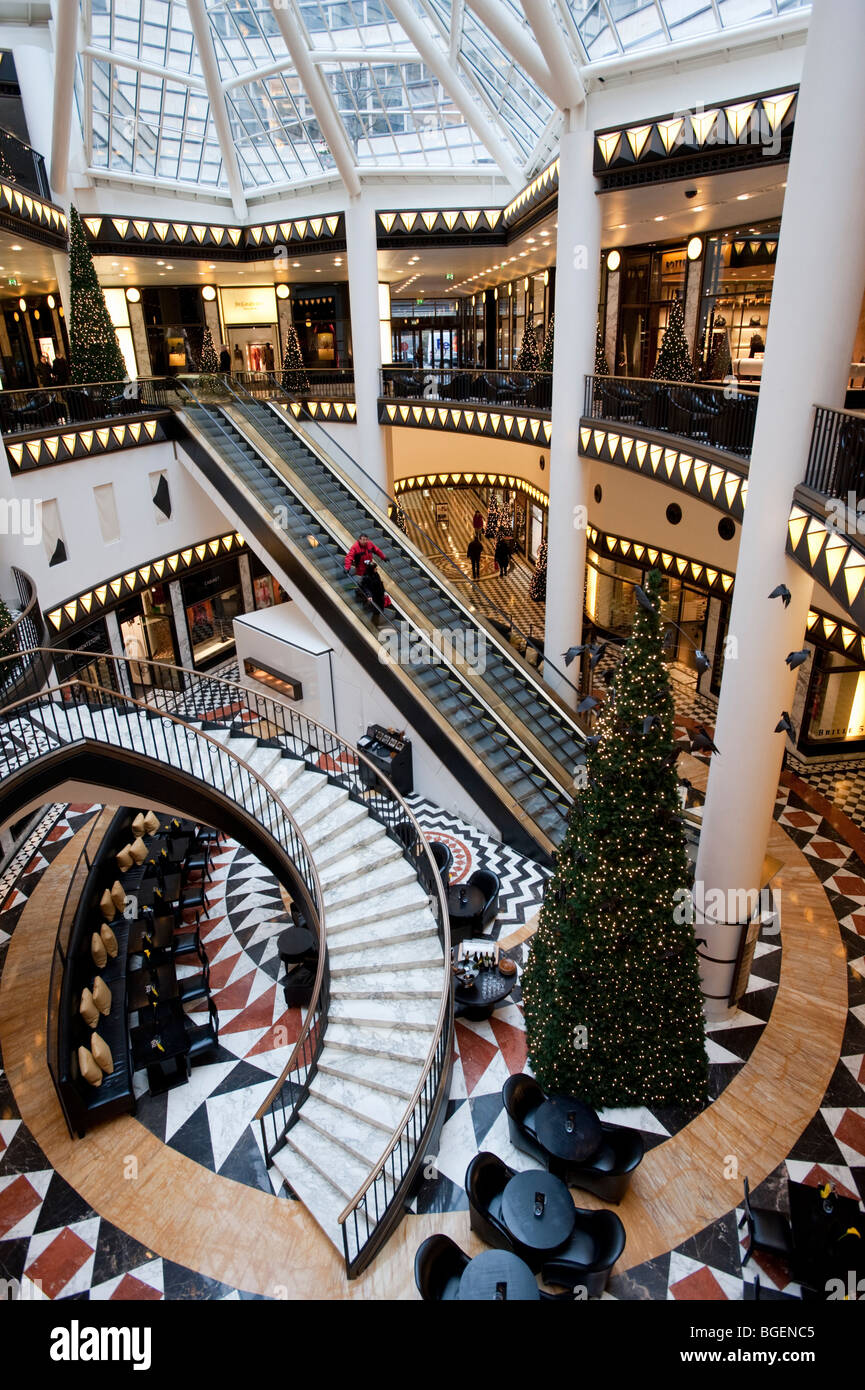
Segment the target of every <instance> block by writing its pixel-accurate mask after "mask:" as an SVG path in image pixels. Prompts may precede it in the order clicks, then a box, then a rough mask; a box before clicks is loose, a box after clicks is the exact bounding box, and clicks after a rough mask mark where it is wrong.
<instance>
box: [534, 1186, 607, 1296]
mask: <svg viewBox="0 0 865 1390" xmlns="http://www.w3.org/2000/svg"><path fill="white" fill-rule="evenodd" d="M624 1248H625V1228H624V1226H623V1225H622V1223H621V1221H620V1220H619V1218H618V1216H616V1213H615V1212H614V1211H583V1210H582V1209H581V1208H579V1207H578V1208H577V1224H576V1226H575V1227H574V1230H573V1234H572V1235H571V1238H570V1240H569V1241H568V1243H567V1245H564V1246H563V1247H562V1248H561V1250H557V1251H556V1253H555V1254H554V1255H552V1256H551V1257H550V1258H549V1259H547V1260H546V1262H545V1263H544V1265H543V1267H542V1269H541V1278H542V1279H543V1281H544V1283H545V1284H562V1285H564V1287H565V1288H568V1289H573V1288H575V1287H576V1286H577V1285H580V1287H582V1288H584V1289H585V1290H586V1297H587V1298H600V1296H601V1294H602V1293H603V1292H604V1289H605V1288H606V1287H607V1282H608V1280H609V1278H610V1271H611V1269H612V1268H613V1265H614V1264H615V1263H616V1260H617V1259H618V1258H619V1256H620V1255H621V1253H622V1251H623V1250H624Z"/></svg>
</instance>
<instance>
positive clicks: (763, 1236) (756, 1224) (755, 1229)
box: [739, 1178, 793, 1269]
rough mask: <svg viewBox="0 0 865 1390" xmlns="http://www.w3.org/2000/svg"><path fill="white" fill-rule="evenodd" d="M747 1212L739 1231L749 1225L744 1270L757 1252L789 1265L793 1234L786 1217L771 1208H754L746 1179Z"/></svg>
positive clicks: (791, 1255)
mask: <svg viewBox="0 0 865 1390" xmlns="http://www.w3.org/2000/svg"><path fill="white" fill-rule="evenodd" d="M744 1186H745V1211H744V1213H743V1216H742V1220H741V1221H740V1222H739V1230H741V1229H742V1227H743V1226H744V1225H745V1224H746V1223H747V1226H748V1235H749V1237H750V1240H749V1244H748V1250H747V1253H746V1254H745V1258H744V1259H743V1260H742V1268H743V1269H744V1267H745V1265H746V1264H747V1263H748V1261H749V1260H750V1258H751V1256H752V1255H753V1253H754V1251H755V1250H763V1251H765V1253H766V1254H767V1255H777V1256H778V1257H779V1258H780V1259H782V1260H786V1261H787V1262H788V1263H789V1261H790V1260H792V1258H793V1232H792V1231H791V1229H790V1223H789V1221H788V1220H787V1218H786V1216H784V1215H783V1213H782V1212H780V1211H773V1210H772V1208H771V1207H753V1206H752V1205H751V1189H750V1186H749V1184H748V1179H747V1178H746V1179H745V1183H744Z"/></svg>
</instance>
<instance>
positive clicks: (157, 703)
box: [0, 648, 453, 1275]
mask: <svg viewBox="0 0 865 1390" xmlns="http://www.w3.org/2000/svg"><path fill="white" fill-rule="evenodd" d="M39 650H40V651H41V652H43V653H44V654H46V655H48V656H50V657H51V658H52V660H53V658H54V657H56V656H62V657H65V658H68V657H70V656H75V655H76V653H75V652H74V651H70V650H67V649H66V648H40V649H39ZM79 655H81V656H86V657H88V658H92V656H93V653H90V652H87V653H84V652H82V653H80V654H79ZM6 659H7V660H8V658H6ZM99 659H100V661H106V662H109V663H113V664H114V666H115V668H117V669H118V670H123V669H126V670H127V673H128V668H129V667H130V666H136V667H141V666H147V667H149V668H150V669H151V671H153V670H158V671H162V672H165V673H170V674H171V676H172V677H173V678H176V677H180V678H181V679H182V678H186V677H188V678H189V679H190V682H191V683H192V684H193V685H195V686H197V687H198V688H199V689H203V688H206V687H207V686H213V687H218V688H219V691H220V692H221V691H223V690H224V691H227V692H229V693H230V695H231V697H232V698H231V699H229V700H227V701H224V702H223V706H222V708H224V707H225V705H226V704H227V705H229V706H230V705H231V704H232V703H237V702H238V697H239V701H240V703H241V707H243V706H246V707H247V708H249V709H250V712H252V713H255V714H257V715H259V716H260V718H261V720H262V722H265V723H267V724H268V725H273V726H274V727H276V728H277V729H278V730H281V731H282V734H283V737H284V738H285V739H286V741H287V742H289V744H290V747H291V750H292V751H294V752H295V756H299V757H302V756H303V754H302V753H297V751H296V748H297V745H298V744H299V743H300V744H303V745H306V747H308V748H309V749H310V750H312V751H315V752H316V753H318V754H320V755H321V757H323V758H324V759H326V760H327V761H328V762H329V763H330V764H331V766H330V767H328V768H327V769H326V771H327V776H328V778H329V780H333V781H335V782H336V783H337V784H340V779H342V782H341V784H342V785H346V782H348V783H349V787H350V789H351V780H350V777H349V772H350V769H351V762H352V761H353V762H354V763H355V764H356V765H360V766H362V767H363V768H365V769H366V771H365V773H364V774H362V775H361V776H360V779H359V782H360V787H361V788H363V789H364V791H365V792H366V793H367V794H368V793H369V791H370V788H373V787H374V788H375V789H376V792H377V793H379V788H381V787H383V788H384V789H385V791H386V793H387V798H388V801H387V805H388V806H389V807H395V808H396V811H395V815H394V816H392V817H390V818H389V817H388V816H386V815H385V814H384V807H383V806H382V805H381V801H382V798H381V796H380V794H378V795H377V796H376V799H375V800H368V799H367V797H366V796H364V797H363V798H361V799H362V800H363V801H364V804H365V805H366V806H367V808H368V810H369V813H370V815H372V816H373V817H374V819H376V820H378V821H379V822H380V823H381V824H383V825H384V826H385V828H386V829H388V828H390V829H392V828H394V827H395V826H396V825H398V824H405V823H406V822H408V824H409V825H410V826H411V828H412V830H413V832H414V842H413V844H412V845H411V847H410V848H405V843H404V841H401V843H402V844H403V853H404V856H405V857H406V858H408V860H409V863H411V864H412V866H413V867H414V869H415V872H416V874H417V877H418V878H419V880H420V882H421V886H422V887H424V888H425V890H426V891H427V893H428V897H429V906H430V911H431V912H432V915H433V918H434V920H435V923H436V929H437V932H438V938H439V942H440V944H441V947H442V955H443V988H442V994H441V998H440V1000H439V1009H438V1015H437V1018H436V1023H435V1028H434V1031H433V1037H432V1040H431V1042H430V1045H429V1048H428V1050H427V1056H426V1059H425V1062H424V1066H423V1070H422V1072H421V1077H420V1080H419V1081H418V1084H417V1086H416V1088H415V1094H414V1096H413V1098H412V1100H411V1102H410V1103H409V1105H408V1106H407V1108H406V1111H405V1112H404V1114H403V1117H402V1120H401V1121H400V1125H399V1126H398V1128H397V1131H396V1132H395V1134H394V1136H393V1137H392V1140H391V1142H390V1143H389V1144H388V1146H387V1149H386V1151H385V1152H384V1153H383V1154H382V1157H381V1159H380V1160H379V1162H378V1164H377V1165H376V1167H375V1169H374V1170H373V1172H372V1174H371V1175H370V1179H369V1181H368V1182H367V1183H365V1184H364V1185H363V1187H362V1189H361V1190H360V1192H359V1193H357V1194H356V1196H355V1198H352V1200H351V1201H350V1202H349V1203H348V1206H347V1207H346V1209H345V1212H343V1213H342V1217H344V1218H345V1219H346V1220H347V1219H348V1216H349V1215H350V1214H351V1212H352V1211H353V1210H354V1209H355V1206H356V1203H359V1202H360V1201H361V1200H362V1199H363V1197H364V1195H365V1193H366V1191H367V1190H368V1188H369V1187H370V1185H371V1183H372V1182H373V1181H374V1180H375V1179H376V1178H377V1177H378V1176H379V1175H380V1173H381V1171H382V1170H383V1166H384V1164H385V1163H386V1162H387V1159H388V1157H389V1156H390V1154H391V1153H392V1152H393V1151H394V1150H395V1148H396V1147H397V1144H398V1143H400V1142H401V1141H402V1139H403V1137H404V1133H405V1131H406V1129H407V1126H408V1122H409V1121H410V1120H411V1114H412V1112H413V1108H414V1107H415V1105H416V1104H417V1101H418V1100H419V1098H420V1095H421V1092H422V1091H424V1090H425V1089H426V1090H427V1091H428V1093H429V1094H430V1100H429V1107H430V1112H431V1111H432V1110H433V1108H434V1106H435V1104H436V1102H438V1101H440V1100H441V1093H442V1087H443V1082H445V1081H446V1080H447V1077H448V1076H449V1074H450V1062H451V1052H452V1039H453V990H452V988H451V976H450V955H451V937H450V918H449V915H448V907H447V897H446V894H445V891H444V885H443V883H442V879H441V874H440V872H439V868H438V865H437V864H436V862H435V859H434V858H433V854H432V850H431V849H430V847H429V843H428V841H427V839H426V835H425V833H424V831H423V829H422V827H421V825H420V822H419V821H418V819H417V817H416V816H415V814H414V812H413V811H412V809H411V807H410V806H409V805H408V803H407V802H406V801H404V800H403V798H402V796H401V795H400V793H399V792H398V791H397V789H396V787H395V786H394V785H393V783H392V782H391V780H390V778H388V777H387V776H386V775H385V774H384V773H383V772H382V771H381V770H380V769H379V767H378V766H377V764H375V763H374V762H373V761H372V760H371V759H370V758H368V757H367V755H366V754H365V753H364V752H363V750H362V749H360V748H357V747H356V746H355V745H354V744H351V743H349V742H348V741H347V740H346V739H344V738H342V737H341V736H340V735H339V734H337V733H335V732H334V731H333V730H332V729H328V728H327V727H326V726H325V725H323V724H320V723H319V722H318V721H317V720H315V719H311V718H310V717H309V715H306V714H301V713H300V712H299V711H298V710H296V709H294V708H293V707H292V706H291V704H290V703H289V702H288V701H287V700H283V699H281V698H280V697H279V696H274V695H262V694H259V692H258V691H255V690H250V689H248V688H247V687H246V686H244V685H240V684H239V683H238V682H237V681H230V680H226V679H225V678H224V677H222V676H212V675H209V674H207V673H206V672H201V671H192V670H190V669H189V668H188V667H183V666H175V665H173V664H172V663H171V662H166V661H154V660H138V659H136V660H133V659H132V658H131V657H124V656H115V655H114V654H113V653H108V652H105V653H103V652H100V653H99ZM0 667H2V660H0ZM86 684H87V683H86V682H83V681H80V680H79V679H78V677H76V676H72V677H70V678H69V680H68V681H67V682H63V683H61V685H60V686H59V687H58V689H61V690H62V689H63V688H64V687H68V686H72V685H80V686H84V685H86ZM94 688H95V689H99V690H103V691H104V693H105V694H106V695H107V696H109V697H113V696H116V695H117V692H116V691H110V690H105V689H104V688H103V687H94ZM51 693H53V692H52V691H48V692H43V694H42V695H41V696H40V699H39V701H36V700H34V699H29V700H24V701H19V702H16V704H15V705H9V706H6V707H3V706H2V705H0V719H5V718H6V716H7V715H8V713H9V712H10V710H14V709H16V708H18V706H19V705H22V704H36V703H44V700H45V698H46V696H48V695H50V694H51ZM185 693H186V692H185V690H184V689H183V687H182V686H181V688H180V689H178V688H177V685H176V684H175V685H173V686H159V685H157V684H156V683H155V682H153V683H152V684H151V687H150V690H149V692H148V695H149V698H148V699H147V700H132V699H131V697H129V696H126V695H121V698H122V699H124V700H126V701H128V702H129V703H131V704H135V705H137V706H139V707H140V708H141V709H143V710H146V711H150V712H152V711H153V710H154V709H155V710H156V711H157V712H158V713H159V714H160V715H162V716H163V717H168V718H176V716H175V715H172V713H171V712H170V711H169V710H168V709H167V708H166V706H167V704H168V701H169V699H170V698H172V697H174V698H180V699H182V698H183V696H184V694H185ZM286 716H288V718H286ZM197 717H203V716H197ZM177 722H179V723H181V724H184V727H187V728H189V727H191V726H190V725H188V724H185V722H184V721H183V720H182V719H179V720H177ZM214 722H224V716H223V719H222V721H219V720H218V719H214ZM193 732H198V731H196V730H193ZM269 736H270V737H272V735H269ZM202 737H205V738H206V737H208V736H207V735H206V734H204V733H203V731H202ZM210 741H211V742H213V743H216V740H213V739H211V740H210ZM216 747H217V748H218V749H220V750H221V751H226V750H224V749H223V746H222V744H219V743H216ZM337 753H338V754H339V759H337V758H336V757H335V756H334V755H335V754H337ZM346 755H347V758H348V761H345V759H346ZM232 756H234V757H235V758H236V760H237V761H238V762H243V760H242V759H239V758H237V757H236V755H232ZM341 764H343V770H341V771H334V770H333V768H339V767H340V765H341ZM249 771H250V772H251V773H252V775H253V776H255V777H256V778H257V780H259V781H262V780H263V779H261V778H260V777H258V775H257V774H256V773H254V772H253V771H252V769H251V768H250V769H249ZM266 785H267V784H266V783H265V786H266ZM270 795H271V796H273V797H274V798H275V799H277V800H279V801H280V805H282V802H281V800H280V798H278V797H277V795H276V793H275V792H270ZM286 814H288V816H289V819H290V820H291V822H292V824H294V821H293V819H292V818H291V816H290V813H289V812H286ZM300 839H301V841H302V843H303V844H304V846H306V841H305V840H304V839H303V836H302V835H301V836H300ZM307 853H308V854H309V856H310V862H311V863H312V866H313V869H314V867H315V865H314V861H313V860H312V857H311V851H309V849H308V847H307ZM315 881H316V884H317V885H318V893H319V902H320V903H321V905H322V907H321V910H322V913H323V910H324V909H323V901H324V900H323V897H322V895H321V888H320V884H319V883H318V876H317V874H316V880H315ZM322 920H323V917H322ZM326 946H327V939H326V931H324V932H322V939H321V949H320V950H319V970H318V971H317V974H316V986H314V992H313V995H312V999H311V1002H310V1005H309V1007H308V1012H307V1019H306V1022H305V1025H304V1027H306V1023H309V1027H308V1028H307V1029H306V1033H305V1034H304V1031H303V1030H302V1037H303V1036H309V1034H310V1033H311V1032H312V1028H313V1026H314V1023H315V1020H314V1019H313V1017H312V1016H313V1013H314V1008H315V1006H316V1004H317V1000H318V996H316V994H315V988H320V982H319V977H321V978H322V979H323V972H324V964H323V961H324V957H325V955H326ZM321 1045H323V1033H322V1034H321V1037H320V1038H319V1039H318V1046H319V1051H320V1047H321ZM300 1051H301V1038H299V1039H298V1042H297V1044H296V1045H295V1048H294V1051H293V1053H292V1056H291V1058H289V1062H288V1063H287V1064H286V1066H285V1068H283V1073H282V1075H281V1076H280V1078H279V1079H278V1081H277V1082H275V1083H274V1086H273V1087H272V1088H271V1093H270V1094H271V1096H276V1095H277V1091H278V1088H279V1087H281V1085H282V1084H283V1083H284V1082H285V1080H286V1079H287V1076H288V1072H289V1066H290V1064H291V1063H292V1061H293V1060H294V1061H295V1063H296V1058H297V1057H298V1056H299V1055H300ZM436 1066H438V1071H437V1075H436V1076H435V1077H433V1072H434V1070H435V1069H436ZM307 1079H308V1080H309V1079H310V1078H309V1077H308V1078H307ZM431 1087H432V1088H433V1089H432V1090H430V1088H431ZM272 1103H273V1102H272ZM264 1104H265V1102H263V1103H262V1106H260V1107H259V1112H257V1113H256V1116H255V1117H254V1118H258V1117H259V1113H260V1112H261V1110H262V1109H263V1106H264ZM294 1108H295V1111H296V1109H297V1108H298V1105H295V1107H294ZM428 1118H429V1116H428ZM289 1127H290V1126H289ZM426 1128H427V1126H426V1125H425V1126H424V1127H423V1128H422V1129H421V1130H420V1131H419V1134H418V1136H417V1137H416V1141H415V1154H414V1156H413V1161H414V1160H416V1158H417V1156H418V1154H419V1153H420V1150H421V1146H422V1142H423V1139H424V1136H425V1133H426ZM283 1133H285V1131H283ZM406 1171H408V1169H407V1170H406ZM404 1181H405V1180H404ZM402 1185H404V1182H403V1184H398V1185H396V1193H395V1195H394V1198H392V1199H391V1201H390V1202H389V1203H388V1210H390V1209H392V1208H393V1206H394V1200H395V1196H396V1194H397V1193H399V1192H400V1191H401V1186H402ZM342 1217H341V1218H340V1221H341V1224H343V1221H342ZM377 1229H381V1222H378V1223H377ZM373 1234H375V1233H373ZM372 1239H373V1237H372V1236H371V1237H370V1238H369V1239H368V1241H367V1242H366V1246H367V1247H369V1245H370V1243H371V1241H372ZM343 1242H344V1246H345V1254H346V1270H347V1272H348V1273H349V1275H351V1273H352V1272H354V1273H356V1272H358V1270H359V1267H360V1263H361V1261H362V1257H363V1255H364V1254H366V1258H367V1259H369V1258H371V1257H372V1254H373V1253H375V1252H374V1251H369V1252H368V1253H367V1251H359V1252H358V1254H357V1256H356V1257H355V1258H354V1260H350V1259H349V1255H348V1249H347V1244H346V1242H347V1237H346V1235H345V1225H344V1224H343Z"/></svg>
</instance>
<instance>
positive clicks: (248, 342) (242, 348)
mask: <svg viewBox="0 0 865 1390" xmlns="http://www.w3.org/2000/svg"><path fill="white" fill-rule="evenodd" d="M228 350H229V352H230V353H231V370H232V371H233V372H276V371H278V370H279V365H280V363H279V329H278V328H277V325H276V324H275V323H270V324H256V325H254V326H253V327H251V328H229V329H228Z"/></svg>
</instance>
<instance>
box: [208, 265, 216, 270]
mask: <svg viewBox="0 0 865 1390" xmlns="http://www.w3.org/2000/svg"><path fill="white" fill-rule="evenodd" d="M207 269H208V270H215V269H216V266H215V265H209V266H208V267H207Z"/></svg>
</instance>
